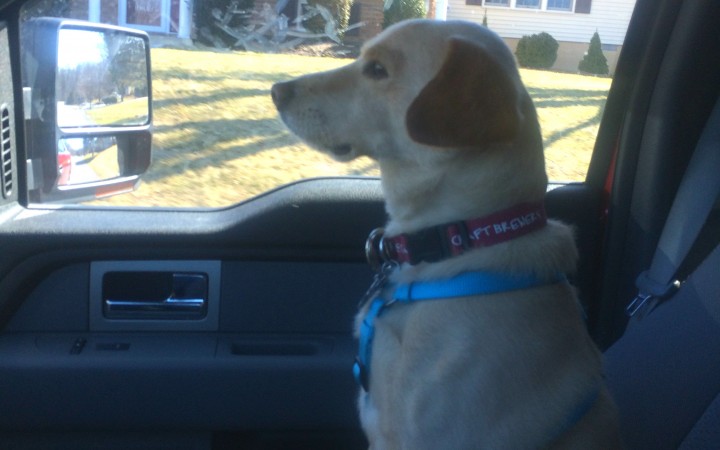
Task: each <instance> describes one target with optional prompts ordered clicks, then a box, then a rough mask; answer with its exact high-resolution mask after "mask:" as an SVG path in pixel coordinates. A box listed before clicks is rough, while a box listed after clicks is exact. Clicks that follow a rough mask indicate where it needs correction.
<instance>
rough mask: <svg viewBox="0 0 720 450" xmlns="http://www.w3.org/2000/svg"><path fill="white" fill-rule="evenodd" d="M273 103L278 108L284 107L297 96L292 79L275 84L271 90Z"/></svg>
mask: <svg viewBox="0 0 720 450" xmlns="http://www.w3.org/2000/svg"><path fill="white" fill-rule="evenodd" d="M270 95H271V96H272V100H273V103H275V107H276V108H277V109H278V110H281V109H283V108H284V107H285V106H287V104H288V103H289V102H290V100H292V98H293V97H294V96H295V87H294V83H293V82H292V81H286V82H284V83H275V84H273V87H272V89H271V90H270Z"/></svg>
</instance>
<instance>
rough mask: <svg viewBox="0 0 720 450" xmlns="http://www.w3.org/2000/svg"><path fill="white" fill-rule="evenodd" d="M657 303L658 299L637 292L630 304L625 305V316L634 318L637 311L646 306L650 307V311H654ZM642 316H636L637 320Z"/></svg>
mask: <svg viewBox="0 0 720 450" xmlns="http://www.w3.org/2000/svg"><path fill="white" fill-rule="evenodd" d="M648 302H649V303H648ZM657 302H658V298H657V297H656V296H654V295H652V294H643V293H642V292H639V293H638V295H636V296H635V298H634V299H633V300H632V301H631V302H630V304H629V305H627V307H626V308H625V314H626V315H627V316H628V317H633V316H635V314H637V312H638V311H640V310H641V309H644V308H645V306H646V305H652V308H651V309H654V308H655V304H656V303H657ZM644 316H645V314H642V315H640V316H638V318H643V317H644Z"/></svg>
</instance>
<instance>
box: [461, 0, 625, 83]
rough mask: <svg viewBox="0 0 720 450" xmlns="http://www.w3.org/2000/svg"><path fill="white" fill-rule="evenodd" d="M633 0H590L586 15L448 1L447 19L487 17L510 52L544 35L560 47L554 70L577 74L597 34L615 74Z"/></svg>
mask: <svg viewBox="0 0 720 450" xmlns="http://www.w3.org/2000/svg"><path fill="white" fill-rule="evenodd" d="M634 8H635V0H593V2H592V7H591V10H590V13H589V14H578V13H572V12H569V11H567V12H566V11H543V10H536V9H525V8H508V7H497V6H475V5H471V4H467V3H466V0H448V13H447V18H448V20H451V19H460V20H469V21H472V22H477V23H482V20H483V15H484V14H487V21H488V27H489V28H490V29H491V30H493V31H495V32H496V33H498V34H499V35H500V36H501V37H502V38H504V39H505V41H506V42H507V43H508V45H509V46H510V47H511V49H513V51H514V49H515V46H516V45H517V41H518V40H519V39H520V38H521V37H523V36H526V35H531V34H537V33H541V32H546V33H549V34H550V35H552V37H553V38H555V40H557V41H558V43H559V44H560V49H559V50H558V60H557V61H556V62H555V65H554V66H553V67H552V68H553V69H554V70H562V71H570V72H575V71H577V66H578V63H579V62H580V60H581V59H582V57H583V55H584V53H585V52H586V51H587V47H588V45H589V44H590V39H591V38H592V35H593V33H595V31H597V32H598V33H599V34H600V40H601V41H602V43H603V46H604V49H603V53H604V54H605V57H606V58H607V60H608V66H609V68H610V74H612V73H613V72H614V71H615V66H616V64H617V59H618V56H619V53H620V50H621V49H622V44H623V41H624V40H625V33H626V32H627V27H628V25H629V23H630V17H631V16H632V11H633V9H634Z"/></svg>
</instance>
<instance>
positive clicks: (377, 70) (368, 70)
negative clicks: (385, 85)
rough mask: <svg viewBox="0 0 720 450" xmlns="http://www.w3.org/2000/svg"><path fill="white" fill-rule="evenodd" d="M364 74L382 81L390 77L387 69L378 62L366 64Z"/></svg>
mask: <svg viewBox="0 0 720 450" xmlns="http://www.w3.org/2000/svg"><path fill="white" fill-rule="evenodd" d="M363 74H364V75H365V76H366V77H368V78H372V79H373V80H382V79H383V78H387V77H388V72H387V69H385V66H383V65H382V64H380V63H379V62H377V61H370V62H369V63H367V64H365V67H363Z"/></svg>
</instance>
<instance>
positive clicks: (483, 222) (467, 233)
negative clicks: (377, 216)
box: [365, 202, 547, 268]
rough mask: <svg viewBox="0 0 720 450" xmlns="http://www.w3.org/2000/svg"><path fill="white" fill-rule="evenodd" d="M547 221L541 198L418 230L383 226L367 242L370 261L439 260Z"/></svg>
mask: <svg viewBox="0 0 720 450" xmlns="http://www.w3.org/2000/svg"><path fill="white" fill-rule="evenodd" d="M546 223H547V215H546V214H545V207H544V204H543V203H542V202H536V203H521V204H519V205H516V206H513V207H512V208H508V209H505V210H502V211H498V212H496V213H493V214H490V215H488V216H485V217H480V218H477V219H470V220H463V221H459V222H452V223H448V224H444V225H438V226H434V227H430V228H425V229H422V230H420V231H417V232H415V233H407V234H400V235H398V236H392V237H384V236H383V229H382V228H377V229H375V230H373V232H372V233H370V237H368V240H367V242H366V244H365V253H366V256H367V258H368V262H369V263H370V265H371V266H372V267H373V268H378V267H380V265H382V264H383V263H384V262H395V263H409V264H411V265H414V264H419V263H421V262H436V261H440V260H443V259H447V258H450V257H453V256H458V255H462V254H463V253H465V252H466V251H467V250H470V249H474V248H479V247H489V246H491V245H495V244H499V243H501V242H506V241H509V240H512V239H515V238H517V237H520V236H524V235H525V234H528V233H531V232H533V231H535V230H539V229H540V228H542V227H544V226H545V224H546Z"/></svg>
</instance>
